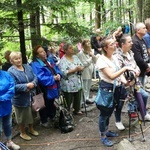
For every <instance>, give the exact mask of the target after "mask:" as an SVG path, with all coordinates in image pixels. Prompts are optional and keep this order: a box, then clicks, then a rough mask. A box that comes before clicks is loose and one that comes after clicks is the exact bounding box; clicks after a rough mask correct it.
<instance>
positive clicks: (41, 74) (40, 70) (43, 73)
mask: <svg viewBox="0 0 150 150" xmlns="http://www.w3.org/2000/svg"><path fill="white" fill-rule="evenodd" d="M31 67H32V69H33V72H34V73H35V75H36V76H37V78H38V81H39V83H40V84H41V85H43V86H52V85H53V84H55V79H54V76H53V75H52V73H51V72H50V71H48V70H47V68H46V67H45V68H44V67H42V66H41V65H40V64H38V62H33V63H31Z"/></svg>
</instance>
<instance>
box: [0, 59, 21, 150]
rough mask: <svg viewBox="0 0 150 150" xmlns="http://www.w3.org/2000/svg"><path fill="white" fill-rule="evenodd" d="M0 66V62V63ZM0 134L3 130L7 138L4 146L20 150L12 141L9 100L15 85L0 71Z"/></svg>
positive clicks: (7, 75)
mask: <svg viewBox="0 0 150 150" xmlns="http://www.w3.org/2000/svg"><path fill="white" fill-rule="evenodd" d="M0 65H1V61H0ZM0 80H1V81H2V82H0V134H1V132H2V130H4V134H5V136H6V138H7V143H6V146H7V147H8V148H11V149H13V150H18V149H20V146H19V145H16V144H15V143H14V142H13V141H12V140H11V138H12V116H11V112H12V103H11V99H12V97H13V96H14V93H15V83H14V80H13V78H12V77H11V75H10V74H9V73H8V72H5V71H2V70H0Z"/></svg>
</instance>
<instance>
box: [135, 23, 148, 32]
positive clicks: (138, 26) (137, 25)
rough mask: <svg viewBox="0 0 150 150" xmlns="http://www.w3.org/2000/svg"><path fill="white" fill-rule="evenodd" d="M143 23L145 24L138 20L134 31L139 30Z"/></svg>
mask: <svg viewBox="0 0 150 150" xmlns="http://www.w3.org/2000/svg"><path fill="white" fill-rule="evenodd" d="M143 25H144V26H145V24H144V23H143V22H138V23H137V24H136V25H135V26H134V30H135V32H136V31H137V30H139V29H140V28H142V27H143Z"/></svg>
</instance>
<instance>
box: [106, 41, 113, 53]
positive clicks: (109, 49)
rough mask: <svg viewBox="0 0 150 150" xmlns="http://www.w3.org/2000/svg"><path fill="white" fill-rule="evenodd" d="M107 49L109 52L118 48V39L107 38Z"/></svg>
mask: <svg viewBox="0 0 150 150" xmlns="http://www.w3.org/2000/svg"><path fill="white" fill-rule="evenodd" d="M105 50H106V51H107V53H110V52H114V51H115V50H116V41H115V40H114V39H109V40H107V46H106V48H105Z"/></svg>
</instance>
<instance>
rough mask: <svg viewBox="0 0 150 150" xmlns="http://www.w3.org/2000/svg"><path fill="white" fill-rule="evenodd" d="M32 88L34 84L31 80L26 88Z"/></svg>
mask: <svg viewBox="0 0 150 150" xmlns="http://www.w3.org/2000/svg"><path fill="white" fill-rule="evenodd" d="M33 88H34V84H33V83H32V82H29V83H27V89H28V90H30V89H33Z"/></svg>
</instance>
